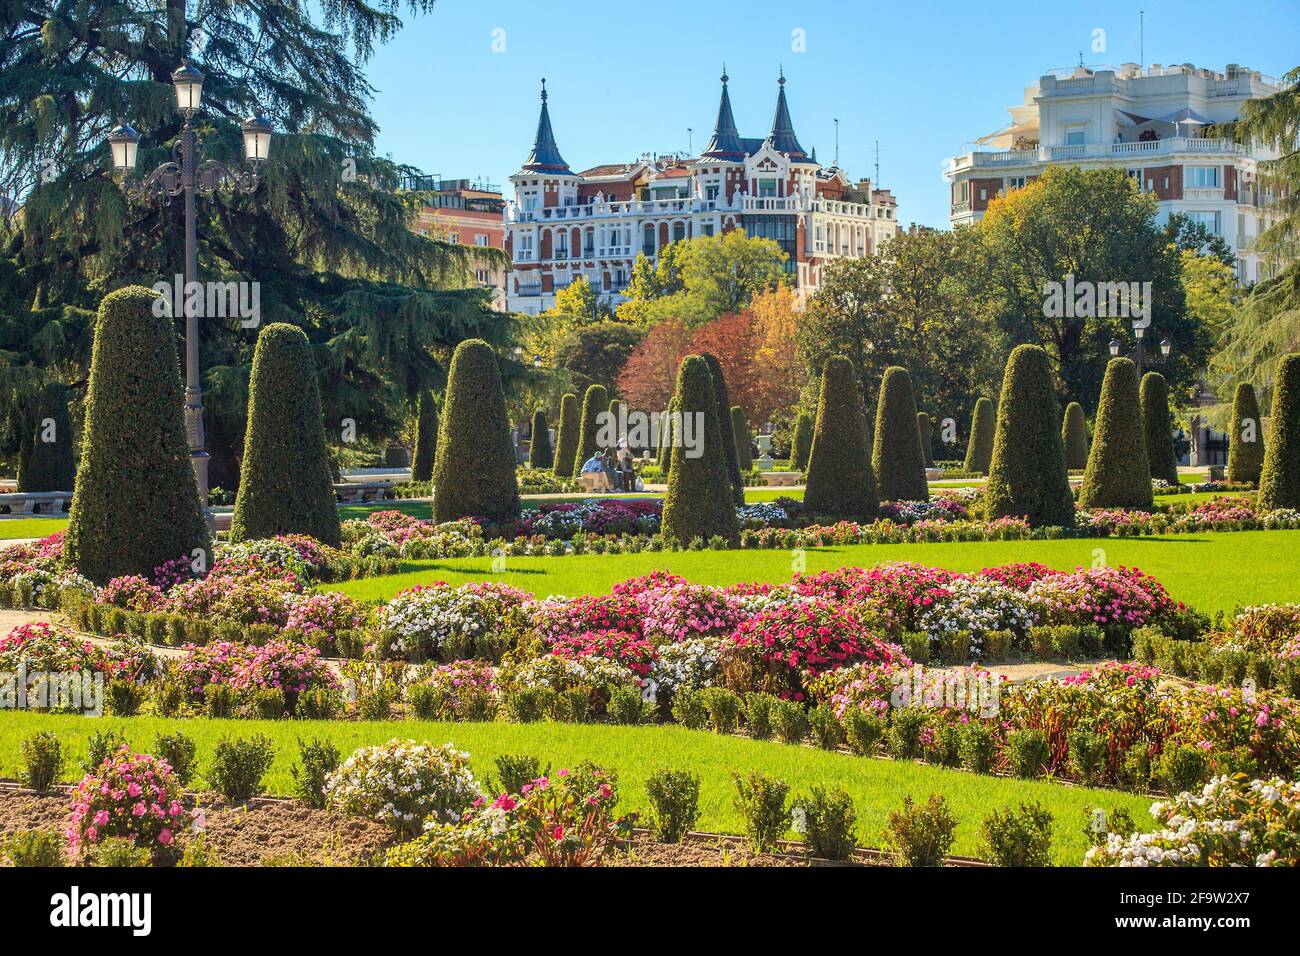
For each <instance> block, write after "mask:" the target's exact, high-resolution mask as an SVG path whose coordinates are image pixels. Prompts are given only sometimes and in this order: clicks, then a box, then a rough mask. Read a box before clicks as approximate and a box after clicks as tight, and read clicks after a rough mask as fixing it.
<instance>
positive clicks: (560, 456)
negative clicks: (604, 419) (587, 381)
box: [554, 392, 578, 478]
mask: <svg viewBox="0 0 1300 956" xmlns="http://www.w3.org/2000/svg"><path fill="white" fill-rule="evenodd" d="M577 454H578V396H577V395H574V394H573V393H572V392H569V393H567V394H566V395H565V396H564V397H563V398H561V399H560V427H559V429H558V430H557V431H556V433H555V468H554V471H555V477H557V478H572V477H573V475H574V470H573V463H574V460H575V458H576V457H577Z"/></svg>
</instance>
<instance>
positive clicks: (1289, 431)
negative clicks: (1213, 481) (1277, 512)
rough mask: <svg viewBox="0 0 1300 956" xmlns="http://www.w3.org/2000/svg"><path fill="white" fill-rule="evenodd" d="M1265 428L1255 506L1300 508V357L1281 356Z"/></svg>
mask: <svg viewBox="0 0 1300 956" xmlns="http://www.w3.org/2000/svg"><path fill="white" fill-rule="evenodd" d="M1268 427H1269V438H1268V447H1267V448H1266V449H1265V451H1264V467H1263V469H1262V470H1261V471H1260V474H1259V498H1258V500H1257V502H1256V504H1257V505H1258V507H1259V509H1260V510H1261V511H1269V510H1272V509H1274V508H1300V354H1295V353H1292V354H1290V355H1287V356H1284V357H1283V359H1282V361H1281V363H1280V364H1279V365H1278V368H1277V387H1276V388H1275V389H1274V391H1273V414H1272V416H1271V417H1270V419H1269V423H1268Z"/></svg>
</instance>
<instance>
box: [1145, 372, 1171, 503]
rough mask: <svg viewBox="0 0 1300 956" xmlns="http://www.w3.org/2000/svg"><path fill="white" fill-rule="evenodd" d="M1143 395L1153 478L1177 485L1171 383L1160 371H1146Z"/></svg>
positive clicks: (1149, 462) (1148, 451)
mask: <svg viewBox="0 0 1300 956" xmlns="http://www.w3.org/2000/svg"><path fill="white" fill-rule="evenodd" d="M1140 395H1141V401H1142V427H1143V428H1144V429H1145V430H1146V441H1147V465H1148V466H1149V467H1150V469H1151V477H1152V478H1158V479H1160V480H1161V481H1167V482H1169V483H1170V484H1171V485H1176V484H1178V459H1177V457H1175V455H1174V435H1173V428H1174V422H1173V418H1172V416H1170V414H1169V383H1168V382H1166V381H1165V377H1164V376H1163V375H1161V374H1160V373H1159V372H1147V373H1146V374H1145V375H1143V376H1142V387H1141V392H1140Z"/></svg>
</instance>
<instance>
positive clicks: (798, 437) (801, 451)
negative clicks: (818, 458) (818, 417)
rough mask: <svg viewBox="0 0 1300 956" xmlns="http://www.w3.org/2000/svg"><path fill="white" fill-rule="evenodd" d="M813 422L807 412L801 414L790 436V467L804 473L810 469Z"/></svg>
mask: <svg viewBox="0 0 1300 956" xmlns="http://www.w3.org/2000/svg"><path fill="white" fill-rule="evenodd" d="M812 440H813V420H812V416H811V415H809V414H808V413H807V412H800V413H799V415H798V417H796V418H795V420H794V431H793V432H792V433H791V435H790V467H791V468H792V469H793V470H794V471H803V470H804V469H805V468H807V467H808V453H809V452H810V451H812Z"/></svg>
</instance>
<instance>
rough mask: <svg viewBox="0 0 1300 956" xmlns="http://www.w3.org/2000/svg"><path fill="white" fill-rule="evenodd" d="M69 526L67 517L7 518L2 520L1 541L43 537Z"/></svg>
mask: <svg viewBox="0 0 1300 956" xmlns="http://www.w3.org/2000/svg"><path fill="white" fill-rule="evenodd" d="M67 526H68V519H67V518H5V519H3V520H0V541H12V540H13V539H14V538H43V537H45V536H46V535H49V534H54V532H56V531H62V530H63V529H64V528H66V527H67Z"/></svg>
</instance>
